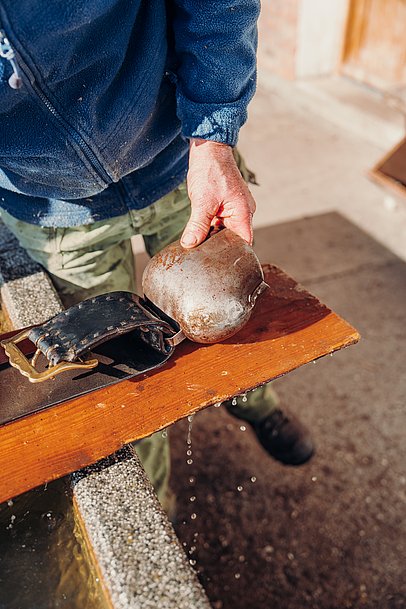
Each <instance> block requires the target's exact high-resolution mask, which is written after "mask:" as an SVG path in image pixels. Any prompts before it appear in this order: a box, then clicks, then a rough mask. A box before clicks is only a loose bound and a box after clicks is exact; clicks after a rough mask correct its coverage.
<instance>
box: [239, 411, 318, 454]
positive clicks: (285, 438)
mask: <svg viewBox="0 0 406 609" xmlns="http://www.w3.org/2000/svg"><path fill="white" fill-rule="evenodd" d="M251 425H252V427H253V429H254V431H255V433H256V435H257V438H258V440H259V441H260V443H261V444H262V446H263V447H264V448H265V450H266V451H267V452H268V453H269V454H270V455H271V456H272V457H273V458H274V459H276V460H277V461H280V462H281V463H284V464H285V465H302V464H303V463H306V461H309V459H310V458H311V456H312V455H313V453H314V444H313V441H312V438H311V435H310V432H309V430H308V429H307V428H306V427H305V426H304V425H303V424H302V423H301V422H300V421H299V420H298V419H297V418H296V417H295V416H293V415H292V414H291V413H286V412H283V411H282V410H280V409H279V408H276V409H275V410H274V411H273V412H272V413H271V414H270V415H268V416H267V417H266V418H265V419H262V421H258V422H255V423H251Z"/></svg>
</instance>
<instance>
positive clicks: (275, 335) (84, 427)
mask: <svg viewBox="0 0 406 609" xmlns="http://www.w3.org/2000/svg"><path fill="white" fill-rule="evenodd" d="M264 270H265V279H266V281H267V283H269V285H270V286H271V287H270V289H269V290H267V291H266V292H265V293H264V294H263V295H261V296H260V297H259V299H258V302H257V304H256V307H255V309H254V313H253V315H252V317H251V319H250V321H249V323H248V324H247V325H246V326H245V328H244V329H243V330H242V331H241V332H239V333H238V334H237V335H236V336H234V337H232V338H231V339H229V340H227V341H225V342H223V343H218V344H215V345H197V344H195V343H190V342H186V343H183V344H181V345H180V346H179V347H178V348H177V349H176V352H175V355H174V356H173V357H172V359H170V360H169V361H168V362H167V363H166V364H165V365H164V366H163V367H162V368H160V369H158V370H156V371H154V372H151V373H146V374H143V375H142V376H138V377H136V378H134V379H129V380H124V381H122V382H120V383H118V384H116V385H112V386H110V387H107V388H104V389H99V390H97V391H94V392H92V393H90V394H86V395H83V396H81V397H78V398H75V399H71V400H69V401H67V402H64V403H63V404H59V405H57V406H54V407H52V408H49V409H48V410H44V411H41V412H38V413H36V414H32V415H29V416H27V417H25V418H22V419H20V420H18V421H15V422H13V423H9V424H5V425H3V426H1V427H0V501H5V500H6V499H9V498H11V497H14V496H15V495H18V494H20V493H22V492H24V491H27V490H29V489H31V488H34V487H36V486H38V485H40V484H43V483H45V482H47V481H50V480H53V479H55V478H58V477H60V476H63V475H65V474H68V473H70V472H72V471H74V470H76V469H79V468H81V467H84V466H86V465H89V464H91V463H94V462H95V461H97V460H99V459H101V458H102V457H105V456H107V455H109V454H111V453H113V452H114V451H116V450H117V449H119V448H120V447H121V446H123V445H124V444H127V443H129V442H132V441H134V440H137V439H140V438H143V437H145V436H149V435H150V434H152V433H153V432H155V431H157V430H160V429H163V428H165V427H167V426H168V425H170V424H171V423H174V422H175V421H177V420H179V419H181V418H183V417H186V416H188V415H190V414H192V413H194V412H197V411H198V410H200V409H202V408H204V407H206V406H209V405H211V404H215V403H217V402H221V401H224V400H225V399H227V398H229V397H231V396H234V395H237V394H239V393H242V392H245V391H247V390H249V389H252V388H255V387H257V386H259V385H261V384H263V383H265V382H267V381H269V380H272V379H274V378H276V377H279V376H281V375H283V374H286V373H288V372H290V371H291V370H294V369H295V368H298V367H299V366H302V365H303V364H306V363H308V362H311V361H313V360H315V359H317V358H319V357H322V356H324V355H327V354H329V353H332V352H334V351H337V350H338V349H341V348H343V347H346V346H348V345H351V344H353V343H355V342H357V341H358V339H359V335H358V333H357V331H356V330H355V329H354V328H353V327H352V326H350V325H349V324H348V323H347V322H345V321H344V320H343V319H341V318H340V317H339V316H338V315H336V314H335V313H333V312H332V311H331V310H330V309H328V308H327V307H326V306H325V305H323V304H322V303H320V301H319V300H318V299H317V298H316V297H314V296H312V295H311V294H309V293H308V292H306V291H305V290H303V288H301V287H300V286H298V285H297V284H296V282H295V281H294V280H293V279H291V278H290V277H288V276H287V275H285V274H284V273H283V272H282V271H280V270H279V269H278V268H276V267H273V266H269V265H267V266H266V267H264ZM27 391H31V392H34V391H35V385H31V384H30V383H29V382H28V381H27ZM0 406H1V396H0Z"/></svg>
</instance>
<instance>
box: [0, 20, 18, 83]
mask: <svg viewBox="0 0 406 609" xmlns="http://www.w3.org/2000/svg"><path fill="white" fill-rule="evenodd" d="M0 57H3V58H4V59H7V60H8V61H9V62H10V64H11V67H12V68H13V73H12V75H11V76H10V78H9V79H8V84H9V85H10V87H11V88H12V89H20V88H21V87H22V85H23V81H22V79H21V76H20V71H19V68H18V63H17V60H16V56H15V53H14V49H13V47H12V46H11V44H10V43H9V41H8V39H7V37H6V34H5V33H4V32H3V30H0Z"/></svg>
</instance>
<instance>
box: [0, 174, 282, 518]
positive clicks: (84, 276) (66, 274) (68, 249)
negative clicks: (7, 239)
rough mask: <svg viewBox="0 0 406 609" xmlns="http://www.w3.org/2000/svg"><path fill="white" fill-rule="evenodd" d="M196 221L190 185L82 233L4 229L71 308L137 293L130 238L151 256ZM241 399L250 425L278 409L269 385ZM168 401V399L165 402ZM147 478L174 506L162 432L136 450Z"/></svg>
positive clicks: (11, 224)
mask: <svg viewBox="0 0 406 609" xmlns="http://www.w3.org/2000/svg"><path fill="white" fill-rule="evenodd" d="M189 215H190V201H189V198H188V195H187V190H186V185H185V184H181V185H180V186H179V187H178V188H176V189H175V190H174V191H173V192H171V193H169V194H168V195H166V196H165V197H163V198H162V199H160V200H159V201H157V202H156V203H154V204H152V205H150V206H149V207H147V208H145V209H141V210H134V211H130V212H129V213H127V214H125V215H123V216H118V217H115V218H111V219H109V220H103V221H101V222H95V223H94V224H89V225H86V226H80V227H76V228H41V227H39V226H35V225H32V224H27V223H25V222H21V221H20V220H16V219H15V218H14V217H12V216H10V215H9V214H7V213H6V212H4V211H2V212H1V219H2V220H3V222H4V224H6V225H7V226H8V228H9V229H10V230H11V231H12V232H13V233H14V234H15V235H16V237H17V238H18V240H19V242H20V244H21V245H22V247H23V248H25V249H26V250H27V252H28V253H29V255H30V256H31V257H32V258H33V259H34V260H36V261H37V262H39V263H40V264H41V265H42V266H43V267H44V268H45V269H46V270H47V272H48V273H49V274H50V276H51V278H52V280H53V283H54V285H55V287H56V289H57V291H58V293H59V295H60V297H61V299H62V301H63V303H64V305H65V306H69V305H71V304H74V303H75V302H78V301H80V300H84V299H86V298H90V297H92V296H96V295H98V294H103V293H105V292H112V291H115V290H127V291H130V292H134V291H135V268H134V259H133V254H132V249H131V242H130V238H131V237H132V236H133V235H136V234H141V235H142V236H143V239H144V243H145V248H146V250H147V252H148V254H149V255H150V256H153V255H154V254H156V253H157V252H158V251H159V250H161V249H162V248H163V247H165V246H166V245H168V244H169V243H171V242H172V241H175V240H176V239H178V238H179V237H180V235H181V233H182V231H183V228H184V227H185V225H186V222H187V220H188V218H189ZM247 398H248V399H247V401H243V400H242V398H237V403H236V404H235V405H231V404H230V405H229V407H230V409H231V410H232V411H233V414H235V415H236V416H238V417H240V418H242V419H245V420H247V421H251V422H252V421H256V420H260V419H262V418H264V417H265V416H267V415H268V414H269V413H270V412H271V411H272V410H273V409H274V408H275V405H276V397H275V394H274V392H273V390H272V389H271V387H270V386H269V385H267V386H264V387H262V388H261V389H258V390H257V391H255V392H253V393H250V394H248V396H247ZM162 399H164V396H162ZM135 450H136V451H137V453H138V455H139V457H140V459H141V461H142V463H143V465H144V468H145V471H146V472H147V475H148V476H149V478H150V480H151V482H152V484H153V485H154V487H155V490H156V492H157V495H158V497H159V499H160V501H161V503H162V504H163V506H164V507H168V506H169V503H170V501H169V497H170V491H169V488H168V480H169V473H170V454H169V442H168V439H167V436H166V434H164V435H162V433H161V432H157V433H155V434H153V435H152V436H150V437H149V438H145V439H144V440H141V441H139V442H137V443H136V444H135Z"/></svg>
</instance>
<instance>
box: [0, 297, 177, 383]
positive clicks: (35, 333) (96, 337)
mask: <svg viewBox="0 0 406 609" xmlns="http://www.w3.org/2000/svg"><path fill="white" fill-rule="evenodd" d="M175 324H176V322H173V325H172V324H171V323H170V322H169V321H168V320H167V319H165V320H163V319H161V318H160V317H158V316H157V313H156V312H155V311H154V312H152V311H151V309H150V308H148V305H147V303H146V302H145V301H143V300H142V299H141V298H140V297H139V296H137V295H136V294H131V293H129V292H111V293H109V294H102V295H101V296H96V297H95V298H90V299H88V300H85V301H83V302H80V303H78V304H77V305H74V306H73V307H70V308H69V309H67V310H66V311H63V312H62V313H59V314H58V315H56V316H55V317H53V318H52V319H51V320H49V321H47V322H46V323H44V324H42V325H41V326H37V327H35V328H32V329H29V330H26V331H23V332H21V333H20V334H18V335H15V336H13V337H12V338H10V339H8V340H5V341H3V342H2V346H3V347H4V349H5V352H6V353H7V355H8V357H9V359H10V364H11V365H12V366H14V367H15V368H17V369H18V370H19V371H20V372H21V373H22V374H23V375H24V376H27V377H28V378H29V380H30V381H31V382H40V381H43V380H48V379H50V378H54V377H55V376H56V375H57V374H60V373H61V372H65V371H67V370H77V369H91V368H95V367H96V366H97V365H98V360H97V359H90V360H85V361H83V359H82V358H83V356H84V355H85V354H87V353H88V352H89V351H90V350H92V349H94V348H96V347H97V346H99V345H101V344H103V343H105V342H107V341H109V340H112V339H113V338H117V337H118V336H122V335H123V334H128V333H130V332H132V333H134V335H135V337H136V338H137V340H138V341H142V342H143V343H147V344H148V345H149V346H150V347H152V348H153V349H154V350H155V351H158V352H159V353H161V354H162V355H170V354H171V353H172V351H173V348H174V347H175V346H176V344H178V343H179V342H181V340H183V338H184V337H183V334H182V332H179V331H177V329H175V328H174V326H175ZM24 338H28V339H29V340H30V341H31V342H32V343H33V344H34V345H35V347H36V352H35V354H34V357H33V358H32V360H31V361H28V359H27V358H26V357H25V356H24V354H23V353H22V352H21V351H20V350H19V348H18V347H17V343H18V342H20V341H21V340H23V339H24ZM41 354H42V355H43V356H44V357H45V359H46V363H47V368H46V369H45V370H43V371H42V372H41V371H39V370H37V369H36V364H37V360H38V358H39V356H40V355H41Z"/></svg>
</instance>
